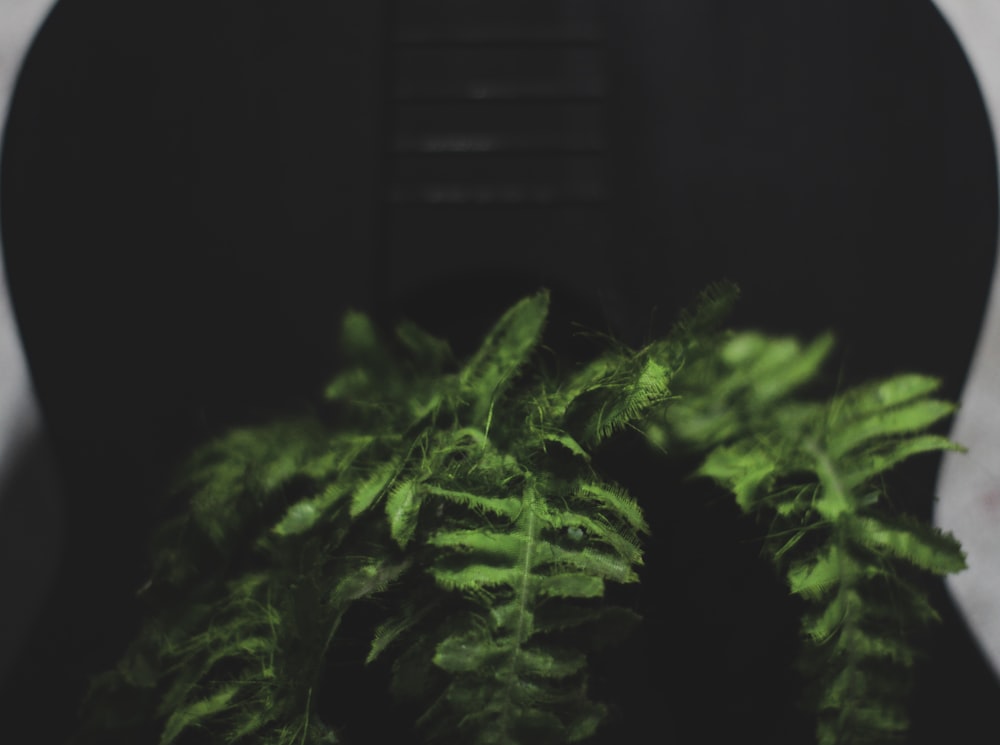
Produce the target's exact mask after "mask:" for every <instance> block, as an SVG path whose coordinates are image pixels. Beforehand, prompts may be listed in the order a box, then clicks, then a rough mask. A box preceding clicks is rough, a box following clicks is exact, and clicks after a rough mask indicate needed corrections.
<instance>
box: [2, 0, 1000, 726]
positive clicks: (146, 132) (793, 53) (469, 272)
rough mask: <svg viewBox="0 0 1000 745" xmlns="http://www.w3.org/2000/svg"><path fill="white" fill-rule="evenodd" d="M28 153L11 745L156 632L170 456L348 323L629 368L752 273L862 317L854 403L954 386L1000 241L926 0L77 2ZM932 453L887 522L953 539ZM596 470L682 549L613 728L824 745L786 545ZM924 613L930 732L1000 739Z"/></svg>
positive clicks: (850, 323)
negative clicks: (611, 351) (586, 334)
mask: <svg viewBox="0 0 1000 745" xmlns="http://www.w3.org/2000/svg"><path fill="white" fill-rule="evenodd" d="M23 7H26V6H25V5H24V3H23V2H17V1H15V0H8V1H7V2H5V3H3V4H0V14H5V13H7V12H8V11H9V12H11V13H13V12H14V11H15V10H16V9H17V8H23ZM6 17H7V18H11V19H13V18H14V17H15V16H14V15H10V16H6ZM4 18H5V17H4V16H2V15H0V27H5V28H10V26H4ZM8 43H10V42H7V41H5V42H4V44H5V45H6V44H8ZM8 64H9V62H8ZM3 147H4V149H3V160H2V171H0V208H2V218H3V221H2V239H3V251H4V261H5V268H6V279H7V283H8V289H9V295H10V301H11V307H12V309H13V320H14V321H16V324H17V328H18V330H19V333H20V342H21V343H22V344H23V350H24V353H25V357H26V360H27V365H28V370H29V371H30V382H29V380H28V373H27V372H24V371H23V368H21V367H18V364H19V363H14V362H11V363H8V362H7V361H6V360H5V361H4V363H3V364H4V365H5V367H3V368H2V375H3V380H2V381H0V383H2V384H3V385H4V386H7V389H8V390H11V391H15V393H14V394H9V395H8V398H7V400H10V401H15V400H23V402H24V403H23V406H26V407H28V408H27V409H25V410H14V409H13V408H11V409H10V410H3V411H0V419H6V420H7V421H11V422H14V421H16V422H19V423H23V424H18V425H17V426H18V427H21V429H18V430H17V432H18V433H19V434H17V436H16V437H13V436H11V437H8V438H7V439H6V440H4V442H5V443H16V444H11V445H9V446H5V447H7V449H5V450H4V451H3V453H2V455H3V459H4V460H3V471H2V473H0V476H2V479H3V482H2V484H0V500H2V501H0V535H2V537H3V541H2V545H0V557H2V566H0V578H2V581H3V583H4V588H5V589H4V590H3V593H4V599H3V605H4V607H5V610H4V611H3V614H2V615H3V616H4V620H3V621H2V623H3V624H4V625H2V626H0V631H2V640H3V642H4V645H3V656H0V675H3V679H2V686H3V690H2V691H0V727H3V728H5V730H0V731H6V732H7V733H11V731H13V733H14V734H17V735H20V736H22V737H23V736H27V735H29V734H30V736H31V741H34V742H53V743H54V742H59V741H60V740H61V739H62V738H63V737H65V735H66V734H67V733H68V732H69V731H70V730H71V729H72V726H73V716H74V710H75V707H76V703H77V701H78V699H79V696H80V694H81V693H82V690H83V686H84V685H85V683H86V680H87V677H88V676H89V675H92V674H94V673H96V672H99V671H100V670H102V669H104V668H106V667H109V666H111V665H113V664H114V662H115V660H116V658H117V655H118V654H119V653H120V652H121V650H122V648H123V646H124V644H125V643H126V642H127V640H128V639H129V638H130V637H131V635H132V633H133V632H134V631H135V629H136V626H137V624H138V622H139V618H140V615H139V614H140V612H141V607H140V606H138V605H137V604H136V603H135V602H134V599H133V596H134V592H135V590H136V589H137V588H138V587H139V586H140V585H141V584H142V583H143V581H144V580H145V578H146V572H147V565H146V563H145V561H146V559H145V542H146V538H147V536H148V533H149V530H150V529H151V527H152V526H153V524H154V523H155V521H156V519H157V514H156V512H155V509H154V506H153V505H154V500H155V499H156V498H157V497H158V496H159V495H160V494H161V493H162V489H163V485H164V483H165V481H166V479H167V478H168V476H169V474H170V471H171V469H172V468H173V467H174V466H175V465H176V464H177V462H178V460H179V459H180V458H181V457H182V456H183V455H184V454H185V453H186V452H188V451H189V450H190V449H191V448H192V447H193V446H194V445H195V444H197V443H199V442H201V441H203V440H204V439H205V438H207V437H210V436H212V435H213V434H216V433H218V432H220V431H222V430H224V429H225V428H227V427H230V426H232V425H234V424H243V423H251V422H256V421H260V420H262V419H264V418H267V417H269V416H272V415H273V414H275V413H277V412H282V411H287V410H288V409H290V408H295V407H300V406H304V405H308V403H309V402H310V401H312V400H314V399H315V396H316V394H317V392H318V391H319V387H320V386H321V385H322V383H323V381H324V380H325V379H326V378H327V377H328V376H329V375H330V373H331V372H332V371H333V370H334V369H335V367H336V364H337V355H336V349H335V335H336V329H337V325H338V319H339V317H340V315H341V313H342V312H343V311H344V310H345V309H346V308H348V307H355V308H361V309H364V310H367V311H369V312H371V313H373V314H374V315H375V316H376V317H378V318H379V319H380V320H382V321H384V322H386V323H390V322H392V321H393V320H395V319H397V318H399V317H400V316H402V315H405V316H408V317H410V318H413V319H414V320H417V321H418V322H421V323H423V324H424V325H425V326H427V327H429V328H430V329H431V330H432V331H435V332H437V333H439V334H443V335H447V336H448V337H449V338H451V339H453V340H454V341H455V346H456V347H457V348H458V349H459V350H463V349H466V350H467V349H469V348H470V347H471V345H472V344H473V343H474V342H475V340H476V338H477V337H478V336H479V335H480V334H481V333H482V331H483V330H485V328H486V327H487V325H488V324H489V323H490V321H491V320H492V319H493V318H494V317H495V316H496V315H497V314H498V313H499V312H501V311H502V310H503V309H504V308H505V307H506V306H507V305H508V304H509V303H510V302H513V301H514V300H515V299H517V298H518V297H520V296H521V295H523V294H525V293H527V292H531V291H533V290H534V289H536V288H537V287H539V286H542V285H545V286H548V287H550V288H552V290H553V293H554V313H553V319H552V322H551V324H550V329H551V331H552V334H553V336H552V342H551V344H552V345H553V346H556V345H558V344H559V343H560V342H559V340H560V338H562V339H563V340H564V341H565V340H567V339H568V337H569V333H568V329H569V324H570V322H572V321H578V322H582V323H585V324H587V325H590V326H592V327H596V328H599V329H601V330H606V331H611V332H612V333H614V334H616V335H617V336H619V337H620V338H623V339H625V340H626V341H628V342H631V343H635V344H638V343H641V342H642V341H643V340H644V339H647V338H650V337H651V336H654V335H656V334H658V333H661V332H663V331H665V330H666V329H667V328H668V327H669V325H670V323H671V321H672V319H673V318H674V316H675V314H676V311H677V310H678V309H679V308H681V307H683V306H685V305H687V304H688V303H690V301H691V300H692V299H693V298H694V297H695V296H696V294H697V293H698V291H699V290H700V289H701V288H702V287H703V286H704V285H705V284H707V283H708V282H710V281H712V280H715V279H720V278H722V277H728V278H730V279H732V280H734V281H736V282H737V283H739V284H740V286H741V287H742V289H743V298H742V300H741V301H740V303H739V305H738V308H737V310H736V314H735V316H734V318H733V319H732V323H733V325H735V326H740V327H757V328H762V329H765V330H767V331H770V332H774V333H792V334H798V335H802V336H805V337H809V336H812V335H815V334H817V333H820V332H821V331H824V330H826V329H833V330H834V331H835V332H836V334H837V336H838V338H839V339H840V345H839V347H838V350H837V353H836V355H835V367H834V369H832V370H831V371H830V375H829V380H828V381H827V382H828V384H829V389H830V390H831V391H832V390H833V388H834V386H836V385H841V386H846V385H851V384H853V383H857V382H859V381H861V380H863V379H866V378H870V377H872V376H884V375H889V374H892V373H896V372H900V371H905V370H915V371H921V372H926V373H929V374H933V375H937V376H940V377H941V378H942V379H943V381H944V383H943V389H942V395H943V396H944V397H947V398H950V399H953V400H957V399H958V398H959V396H960V394H961V393H962V386H963V382H964V381H965V379H966V375H967V372H968V370H969V366H970V361H971V359H972V354H973V349H974V347H975V344H976V340H977V336H978V334H979V332H980V322H981V319H982V318H983V314H984V309H985V308H986V301H987V295H988V291H989V287H990V278H991V273H992V271H993V267H994V261H995V253H996V245H997V212H998V210H997V204H998V198H997V185H996V165H995V164H996V158H995V152H994V144H993V140H992V138H991V134H990V127H989V120H988V117H987V112H986V109H985V108H984V103H983V99H982V96H981V95H980V91H979V89H978V88H977V85H976V79H975V77H974V75H973V72H972V70H971V69H970V66H969V62H968V61H967V59H966V57H965V55H964V54H963V51H962V48H961V47H960V45H959V43H958V41H957V40H956V38H955V36H954V34H953V33H952V31H951V29H950V28H949V26H948V24H947V23H946V22H945V20H944V19H943V18H942V16H941V15H940V13H939V12H938V10H937V9H936V8H935V6H934V5H933V4H932V3H931V2H913V1H912V0H908V1H906V2H903V1H902V0H890V1H888V2H881V3H871V2H863V1H862V0H840V1H839V2H836V3H832V2H816V3H808V4H807V3H788V2H778V1H777V0H758V1H757V2H752V3H729V2H722V1H721V0H669V1H668V0H656V1H654V0H634V1H632V0H630V2H620V3H615V2H607V1H605V2H601V0H532V1H531V2H528V1H527V0H506V1H505V2H500V1H499V0H475V1H472V0H395V1H393V0H352V1H348V0H324V1H322V2H319V1H316V0H283V1H282V2H281V3H278V2H273V1H272V2H263V1H262V0H243V2H240V3H233V2H223V1H221V0H198V2H192V1H191V0H172V2H169V3H167V2H161V1H160V0H155V1H151V2H147V3H143V4H137V3H134V2H127V1H126V0H64V1H63V2H60V3H58V4H57V5H56V6H55V8H54V10H53V11H52V13H51V14H50V15H49V16H48V18H47V20H46V21H45V24H44V26H43V27H42V29H41V31H40V32H39V34H38V36H37V38H36V39H35V40H34V43H33V44H32V46H31V48H30V51H29V52H28V54H27V57H26V59H25V62H24V66H23V69H22V71H21V75H20V78H19V80H18V83H17V87H16V89H15V90H14V92H13V98H12V102H11V105H10V110H9V118H8V120H7V125H6V132H5V139H4V146H3ZM9 327H10V328H13V326H12V325H9ZM560 335H562V336H560ZM11 338H13V337H11ZM11 343H13V342H11ZM16 376H22V377H23V380H22V378H19V377H16ZM18 381H20V382H18ZM32 388H33V390H34V392H35V394H36V400H37V409H33V408H31V407H32V406H34V404H33V403H32V402H31V399H29V398H27V396H26V395H25V396H23V397H20V398H19V397H18V395H17V393H16V391H28V390H30V389H32ZM20 405H22V404H19V406H20ZM43 428H44V437H43V436H42V432H43ZM937 467H938V462H937V460H936V459H935V458H925V459H923V460H920V461H915V462H914V463H912V464H910V465H909V466H908V467H907V468H905V469H901V470H900V471H899V472H897V473H894V474H893V478H892V481H891V482H890V490H891V491H890V493H891V495H892V496H893V499H894V501H895V502H896V503H897V504H899V505H901V506H902V507H904V508H905V509H907V510H909V511H911V512H913V513H915V514H918V515H920V516H921V517H923V518H925V519H930V517H931V514H932V502H933V496H934V481H935V475H936V473H937ZM980 467H981V468H982V469H984V470H985V472H986V473H991V472H992V468H994V467H992V466H990V464H988V463H982V464H980ZM607 468H608V469H609V471H611V472H612V473H615V474H616V475H618V476H619V478H620V479H621V480H622V481H623V483H626V484H627V485H628V486H629V488H630V489H631V490H632V491H633V492H634V493H635V494H636V495H637V496H638V497H639V498H640V500H642V501H643V504H644V505H646V506H647V509H648V511H649V513H650V521H651V523H652V525H653V526H654V536H653V538H652V540H651V542H650V546H649V557H648V561H647V568H646V572H645V574H644V577H643V580H644V581H643V588H642V590H641V595H640V596H639V597H638V598H637V602H638V603H639V605H640V606H641V609H642V610H643V612H644V614H645V615H646V618H647V622H646V624H645V626H644V629H643V630H642V632H641V633H640V634H639V635H637V637H636V639H635V640H634V641H633V642H632V643H631V644H630V645H629V646H628V647H627V648H626V649H623V650H622V652H621V654H620V655H618V657H617V658H615V659H614V660H611V661H610V662H607V663H605V666H604V667H599V668H597V669H596V672H595V687H596V688H597V689H598V690H606V691H607V692H608V695H609V697H612V698H615V699H617V700H619V701H620V702H621V706H622V711H621V712H620V715H619V721H618V722H617V723H616V727H617V729H616V730H615V731H614V732H611V733H610V734H609V736H610V737H612V739H615V738H621V739H624V738H626V737H636V738H638V737H640V736H645V735H644V733H647V732H648V731H650V729H651V728H653V727H656V728H657V729H656V730H655V731H657V732H662V733H664V734H665V735H667V736H668V737H669V736H670V735H675V736H677V737H678V738H681V737H683V738H685V739H686V740H688V741H696V742H713V741H716V738H722V737H727V736H731V735H732V734H734V733H740V734H741V735H742V736H745V737H749V738H751V739H755V740H756V741H761V742H774V743H778V742H802V741H808V738H810V737H811V731H812V728H811V723H810V722H809V721H808V720H807V719H806V718H803V717H802V716H801V714H800V713H798V712H797V711H796V710H795V708H794V706H793V705H792V703H791V701H792V700H794V697H795V696H796V695H797V687H798V682H797V681H796V679H795V678H794V674H793V672H792V671H791V669H790V666H789V663H790V660H791V659H792V658H793V657H794V653H795V644H796V633H797V629H796V619H795V616H794V611H795V607H794V605H793V604H790V603H789V601H788V598H787V591H786V590H785V589H784V588H783V587H782V586H781V585H780V583H778V582H777V581H776V580H775V579H774V578H773V577H772V576H771V575H770V569H769V568H768V567H767V566H766V565H765V564H764V563H763V562H761V561H758V559H757V551H758V549H759V544H756V543H755V538H757V537H759V535H760V526H755V525H749V524H745V523H744V522H742V521H741V520H740V519H739V518H738V516H737V515H736V514H735V508H732V507H731V506H730V505H729V504H728V503H726V502H724V501H719V500H716V499H714V498H713V497H712V490H711V489H704V490H703V492H704V495H705V496H706V498H705V499H703V500H699V499H698V496H699V495H698V494H697V490H696V493H695V494H693V495H685V496H686V497H687V498H686V499H684V500H683V501H682V500H681V499H680V496H681V495H672V494H663V493H661V492H662V488H661V487H662V484H664V483H667V482H669V481H670V479H667V478H665V477H664V474H663V472H662V471H661V470H658V467H657V465H656V463H655V461H652V460H648V459H645V458H643V457H642V456H640V455H637V454H635V453H634V452H631V451H629V450H628V449H621V450H619V451H614V450H613V451H611V452H609V454H608V456H607ZM38 479H45V481H44V482H40V481H38ZM29 482H30V485H29V486H26V484H29ZM996 486H997V487H998V488H1000V483H997V484H996ZM29 492H30V493H36V494H39V495H47V496H46V498H44V499H43V498H42V497H39V498H38V499H34V500H26V499H18V498H16V495H17V494H26V493H29ZM56 494H57V495H59V496H58V499H56V498H54V497H52V496H51V495H56ZM11 495H14V496H11ZM5 526H6V527H5ZM14 526H17V528H16V529H15V527H14ZM934 593H935V597H934V600H935V602H936V604H937V605H938V607H939V608H941V609H942V615H943V616H944V622H943V623H942V624H941V625H940V627H938V628H936V629H934V630H932V632H931V633H930V634H929V635H928V636H927V638H926V639H925V643H924V647H925V649H926V650H927V652H928V660H927V661H926V663H925V664H924V665H923V666H922V667H921V668H919V669H918V671H917V676H916V679H915V696H914V703H913V706H912V711H911V716H912V719H913V732H912V736H911V742H913V743H932V742H935V743H936V742H938V741H940V740H941V739H942V738H944V737H947V738H951V739H953V740H954V741H960V742H963V743H978V742H983V743H985V742H990V743H993V742H996V737H997V731H998V722H997V715H996V712H997V711H998V708H1000V707H998V704H1000V684H998V682H997V680H996V678H995V677H994V675H993V674H992V673H991V671H990V667H989V665H988V663H987V662H986V660H985V658H984V656H983V654H982V653H981V652H980V650H979V648H978V647H977V645H976V642H975V641H974V640H973V638H972V636H971V635H970V633H969V631H968V630H967V628H966V625H965V623H964V622H963V620H962V617H961V615H960V614H959V613H958V612H957V611H956V609H955V606H954V604H953V602H952V600H951V599H950V597H949V596H948V595H947V594H946V593H945V591H944V587H943V585H940V584H937V585H934ZM352 682H353V681H352ZM678 684H679V688H680V690H681V691H682V692H683V693H682V694H678V693H676V688H677V686H678ZM380 685H381V683H379V682H378V681H375V682H371V683H366V682H363V681H359V682H358V684H357V685H356V686H353V685H352V688H353V691H338V692H337V693H336V695H338V696H349V695H353V696H354V697H355V698H356V699H357V701H356V705H355V706H353V707H347V708H346V709H345V710H354V711H356V712H363V711H368V708H367V707H368V706H371V705H374V704H377V703H379V702H380V701H381V699H377V700H374V701H372V700H368V701H365V700H363V699H362V698H361V697H363V696H380V690H384V687H383V688H381V689H380ZM623 692H627V695H623ZM341 700H343V699H341ZM356 716H360V714H357V715H356ZM359 721H361V720H359ZM391 724H392V723H385V725H384V726H386V727H389V726H391ZM359 726H360V725H359ZM11 728H12V729H11ZM387 732H388V730H387ZM370 734H371V737H372V739H371V742H377V741H381V740H379V736H380V735H379V733H378V732H372V733H370ZM385 736H388V734H385ZM616 741H617V740H616Z"/></svg>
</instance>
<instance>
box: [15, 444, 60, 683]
mask: <svg viewBox="0 0 1000 745" xmlns="http://www.w3.org/2000/svg"><path fill="white" fill-rule="evenodd" d="M21 434H22V437H21V438H20V439H19V440H18V441H17V443H16V445H15V446H14V448H13V452H12V453H11V454H10V457H9V460H8V461H7V462H6V463H5V464H4V465H5V467H4V471H3V473H2V474H0V598H2V599H3V612H2V613H0V686H4V687H6V686H8V685H17V680H16V678H14V677H13V676H12V675H11V670H12V668H14V663H15V662H16V661H17V660H18V657H19V655H20V653H22V644H23V643H24V641H25V639H27V638H28V637H29V636H30V634H31V629H32V626H33V624H34V623H35V622H36V620H37V619H38V616H39V614H40V612H41V609H42V607H43V605H44V603H45V602H46V601H47V600H48V599H49V598H50V597H51V595H52V588H51V582H52V579H53V577H54V576H55V574H56V571H57V569H58V567H59V564H60V561H61V559H62V558H63V556H62V554H63V545H62V544H63V537H64V535H65V531H66V526H65V525H64V516H63V505H62V496H61V488H60V486H61V485H60V480H59V478H58V475H57V473H56V464H55V461H54V460H53V458H52V452H51V450H50V448H49V446H48V444H47V443H46V442H45V440H44V438H43V437H42V435H41V433H39V432H35V431H28V432H23V433H21Z"/></svg>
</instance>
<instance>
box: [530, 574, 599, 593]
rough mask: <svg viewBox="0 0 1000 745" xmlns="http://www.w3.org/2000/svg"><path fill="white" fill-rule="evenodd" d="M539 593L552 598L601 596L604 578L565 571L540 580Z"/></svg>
mask: <svg viewBox="0 0 1000 745" xmlns="http://www.w3.org/2000/svg"><path fill="white" fill-rule="evenodd" d="M537 587H538V593H539V594H540V595H542V596H544V597H552V598H599V597H603V596H604V580H603V579H601V578H600V577H594V576H593V575H590V574H581V573H565V574H556V575H553V576H551V577H543V578H542V579H540V580H538V584H537Z"/></svg>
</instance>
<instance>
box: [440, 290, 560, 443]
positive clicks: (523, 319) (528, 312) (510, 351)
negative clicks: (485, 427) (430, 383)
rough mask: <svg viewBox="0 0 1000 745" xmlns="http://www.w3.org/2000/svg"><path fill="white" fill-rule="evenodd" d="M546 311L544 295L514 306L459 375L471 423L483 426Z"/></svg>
mask: <svg viewBox="0 0 1000 745" xmlns="http://www.w3.org/2000/svg"><path fill="white" fill-rule="evenodd" d="M548 308H549V293H548V291H542V292H539V293H538V294H537V295H534V296H533V297H529V298H525V299H523V300H521V301H519V302H518V303H515V304H514V305H513V306H512V307H511V308H510V309H509V310H507V312H506V313H504V314H503V316H501V318H500V320H499V321H497V323H496V325H495V326H494V327H493V328H492V329H491V330H490V331H489V333H487V334H486V337H485V339H484V340H483V343H482V344H481V345H480V347H479V349H478V350H477V351H476V352H475V354H473V356H472V358H471V359H470V360H469V361H468V362H467V363H466V364H465V366H464V367H463V368H462V370H461V371H460V372H459V375H458V381H459V388H460V390H461V391H462V395H464V396H467V397H468V398H469V399H470V400H471V402H472V413H471V418H470V422H471V423H475V424H483V423H485V422H486V419H487V414H488V412H489V411H490V408H491V406H492V405H493V403H494V401H496V399H497V398H498V397H499V396H500V395H501V394H502V393H503V391H504V389H505V388H506V387H507V386H509V385H510V384H511V383H512V382H513V380H514V378H515V376H516V375H517V371H518V370H519V369H520V368H521V366H522V365H523V364H524V363H525V362H526V361H527V359H528V356H529V355H530V354H531V352H532V351H533V350H534V349H535V347H536V346H537V344H538V342H539V340H540V338H541V334H542V329H543V328H544V326H545V319H546V316H547V315H548Z"/></svg>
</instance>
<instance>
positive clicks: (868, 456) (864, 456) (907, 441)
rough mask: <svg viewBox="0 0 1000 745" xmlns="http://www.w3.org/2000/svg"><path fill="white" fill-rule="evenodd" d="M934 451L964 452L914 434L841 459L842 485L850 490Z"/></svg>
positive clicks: (935, 438) (941, 439) (955, 445)
mask: <svg viewBox="0 0 1000 745" xmlns="http://www.w3.org/2000/svg"><path fill="white" fill-rule="evenodd" d="M936 450H953V451H957V452H965V451H966V449H965V448H964V447H962V446H961V445H959V444H958V443H955V442H952V441H951V440H949V439H948V438H947V437H942V436H941V435H917V436H916V437H907V438H903V439H898V440H889V441H888V442H886V443H884V444H880V445H878V446H876V447H874V448H871V449H866V450H863V451H861V452H859V453H858V454H857V455H853V456H850V457H849V459H845V466H844V468H843V471H844V476H843V482H844V485H845V487H847V488H849V489H853V488H855V487H857V486H859V485H860V484H863V483H864V482H866V481H867V480H868V479H870V478H872V477H873V476H877V475H878V474H880V473H884V472H886V471H888V470H889V469H890V468H892V467H893V466H895V465H897V464H898V463H900V462H902V461H904V460H906V459H907V458H909V457H910V456H913V455H918V454H920V453H929V452H934V451H936Z"/></svg>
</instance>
